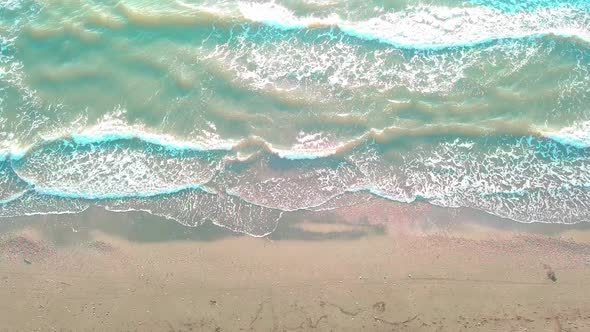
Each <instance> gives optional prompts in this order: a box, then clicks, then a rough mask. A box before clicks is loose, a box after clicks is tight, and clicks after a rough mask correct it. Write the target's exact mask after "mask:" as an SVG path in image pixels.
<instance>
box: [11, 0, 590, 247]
mask: <svg viewBox="0 0 590 332" xmlns="http://www.w3.org/2000/svg"><path fill="white" fill-rule="evenodd" d="M383 3H384V2H383V1H339V0H334V1H313V0H307V1H291V0H282V1H274V2H258V1H195V0H192V1H180V0H177V1H166V2H164V1H151V0H132V1H93V0H61V1H49V0H36V1H31V0H8V1H7V0H0V50H1V51H0V216H2V217H14V216H22V215H32V214H47V213H76V212H80V211H83V210H85V209H86V208H88V207H89V206H93V205H98V206H102V207H104V208H106V209H109V210H112V211H129V210H142V211H148V212H151V213H153V214H157V215H160V216H165V217H167V218H170V219H174V220H177V221H178V222H180V223H182V224H185V225H190V226H197V225H200V224H202V223H203V222H204V221H205V220H211V221H213V222H214V223H215V224H217V225H220V226H223V227H227V228H230V229H232V230H235V231H238V232H243V233H247V234H250V235H254V236H263V235H266V234H268V233H270V232H272V231H273V230H274V229H275V228H276V225H277V222H280V221H279V219H280V218H281V216H282V215H283V214H284V212H288V211H295V210H302V209H311V210H321V209H331V208H335V207H338V206H341V205H351V204H355V203H357V202H362V201H366V200H370V199H371V197H375V196H381V197H384V198H387V199H391V200H394V201H401V202H412V201H414V200H423V201H427V202H429V203H431V204H435V205H439V206H444V207H469V208H476V209H480V210H483V211H486V212H489V213H491V214H494V215H498V216H501V217H506V218H511V219H514V220H517V221H521V222H546V223H568V224H569V223H579V222H586V221H588V220H590V216H589V212H588V211H590V192H589V186H590V148H589V146H590V112H589V111H588V105H590V44H589V43H590V5H589V4H588V3H587V2H586V1H549V0H546V1H541V0H538V1H535V0H529V1H509V0H505V1H484V0H473V1H453V0H446V1H442V0H441V1H435V0H432V1H422V2H420V3H416V2H414V1H402V0H400V1H386V2H385V5H384V4H383Z"/></svg>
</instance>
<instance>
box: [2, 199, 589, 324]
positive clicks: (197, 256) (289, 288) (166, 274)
mask: <svg viewBox="0 0 590 332" xmlns="http://www.w3.org/2000/svg"><path fill="white" fill-rule="evenodd" d="M490 218H491V219H490ZM0 254H1V255H0V257H1V259H0V284H2V285H3V286H2V287H1V288H0V296H2V298H3V299H4V300H3V301H0V310H2V312H4V314H5V317H6V320H5V322H4V324H3V325H4V326H3V328H0V331H4V330H6V331H25V330H40V331H51V330H65V331H68V330H82V331H87V330H93V329H94V330H104V329H107V330H113V331H238V330H255V331H290V330H299V331H308V330H314V331H330V330H339V331H340V330H342V331H356V330H359V329H370V330H376V331H392V330H395V331H398V330H401V331H459V330H464V331H508V330H514V331H524V329H528V330H543V331H560V329H562V330H570V331H575V330H580V331H582V330H584V329H585V328H590V309H587V308H590V300H588V299H587V297H586V296H585V295H584V294H587V292H588V290H589V288H590V287H589V286H588V285H587V282H586V280H588V278H589V277H590V227H589V226H588V225H560V226H555V225H546V224H545V225H536V224H517V223H515V222H510V221H508V220H499V219H498V218H493V217H490V216H488V217H486V216H485V215H482V214H481V213H479V212H477V211H471V210H450V209H439V208H436V207H432V206H429V205H426V204H422V203H417V204H413V205H410V204H396V203H389V202H383V201H371V202H369V203H366V204H363V205H361V206H351V207H347V208H341V209H338V210H333V211H323V212H303V213H293V214H289V216H287V217H286V218H285V219H284V220H282V223H281V224H280V225H279V227H278V228H277V230H276V231H275V232H274V233H273V234H271V235H270V236H268V237H266V238H252V237H249V236H246V235H242V234H236V233H233V232H231V231H228V230H225V229H221V228H219V227H216V226H214V225H212V224H210V223H206V224H204V225H202V226H199V227H196V228H188V227H185V226H182V225H180V224H177V223H175V222H173V221H170V220H164V219H163V218H158V217H154V216H151V215H148V214H146V213H140V212H137V213H114V212H108V211H104V210H100V209H90V210H88V211H85V212H84V213H81V214H77V215H58V216H37V217H26V218H15V219H13V220H4V222H2V223H0ZM551 275H553V277H554V278H555V281H553V280H551Z"/></svg>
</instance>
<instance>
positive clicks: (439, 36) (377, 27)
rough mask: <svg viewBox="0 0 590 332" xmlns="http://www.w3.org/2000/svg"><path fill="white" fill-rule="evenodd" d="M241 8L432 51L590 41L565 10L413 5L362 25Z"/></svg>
mask: <svg viewBox="0 0 590 332" xmlns="http://www.w3.org/2000/svg"><path fill="white" fill-rule="evenodd" d="M239 8H240V13H241V14H242V15H243V17H244V18H246V19H248V20H250V21H252V22H259V23H263V24H266V25H269V26H272V27H275V28H278V29H285V30H291V29H316V28H337V29H339V30H340V31H341V32H343V33H345V34H347V35H349V36H352V37H355V38H359V39H364V40H375V41H379V42H383V43H387V44H390V45H393V46H395V47H399V48H411V49H424V50H429V49H430V50H432V49H441V48H449V47H469V46H475V45H480V44H486V43H489V42H493V41H496V40H506V39H523V38H539V37H543V36H548V35H555V36H560V37H566V38H571V37H575V38H577V39H579V40H582V41H585V42H590V31H589V29H588V26H589V23H590V17H589V14H588V12H587V11H584V10H580V9H578V8H575V7H567V6H563V7H555V8H539V9H536V10H534V11H532V12H528V11H521V12H516V13H513V14H506V13H503V12H500V11H497V10H494V9H490V8H484V7H464V8H452V7H436V6H415V7H409V8H407V9H405V10H403V11H399V12H392V13H388V14H384V15H382V16H380V17H376V18H372V19H369V20H367V21H362V22H354V21H348V20H344V19H341V18H340V17H339V16H336V15H331V16H328V17H324V18H316V17H298V16H296V15H295V14H294V13H293V12H291V11H290V10H289V9H287V8H285V7H282V6H280V5H278V4H276V3H272V2H270V3H250V2H248V3H246V2H241V3H240V5H239Z"/></svg>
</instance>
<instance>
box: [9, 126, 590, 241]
mask: <svg viewBox="0 0 590 332" xmlns="http://www.w3.org/2000/svg"><path fill="white" fill-rule="evenodd" d="M424 134H425V133H423V135H422V136H409V135H407V134H406V135H404V136H403V137H401V138H400V137H398V138H396V139H394V140H390V141H387V140H380V141H379V140H376V139H369V140H367V139H365V140H364V142H363V143H359V144H357V145H355V146H352V147H349V148H348V149H346V150H345V151H339V153H338V154H333V155H330V156H325V157H321V158H314V159H285V158H282V157H281V156H280V155H277V154H273V153H268V152H264V150H263V151H260V152H259V153H257V154H254V155H252V156H251V157H250V158H246V159H240V158H235V154H236V152H237V151H233V150H232V151H205V152H204V151H200V150H199V151H193V150H180V151H179V150H170V149H169V148H167V147H165V146H158V145H155V144H154V143H153V141H152V140H151V141H149V142H143V141H139V140H137V139H136V138H135V136H133V138H128V139H121V140H112V137H106V138H105V140H102V141H101V140H98V139H92V140H83V141H81V142H75V141H74V140H72V139H70V140H64V139H59V140H55V141H52V142H46V143H44V144H42V145H39V146H36V147H34V148H33V149H31V150H29V151H28V152H27V153H26V154H25V155H24V156H23V157H22V158H19V159H16V160H5V161H4V164H3V165H4V169H5V171H4V173H3V174H4V176H2V177H0V180H1V181H2V186H1V187H2V188H3V189H6V188H10V187H11V186H12V187H13V188H14V190H11V191H7V192H6V193H4V194H3V196H2V197H0V198H1V199H0V215H2V216H18V215H23V214H25V215H28V214H35V213H54V212H55V213H62V212H63V211H65V212H63V213H69V212H68V211H77V210H80V209H83V208H85V207H87V206H88V204H99V205H104V206H108V207H109V208H111V209H114V210H117V209H119V210H142V211H148V212H149V211H152V212H153V211H155V210H154V209H155V207H158V209H160V210H158V211H167V212H166V213H164V212H158V213H159V214H158V215H165V216H167V217H170V218H172V219H175V220H180V221H181V222H183V223H185V224H190V223H189V221H187V220H193V221H192V223H197V221H198V220H201V219H203V218H205V217H204V215H203V213H204V212H203V211H217V212H219V213H226V214H227V213H229V211H233V210H231V209H232V206H233V208H237V207H243V211H249V212H247V213H246V212H244V213H246V215H248V216H250V214H248V213H254V212H252V211H258V212H256V213H263V214H266V213H270V214H272V215H273V216H275V217H276V216H277V214H279V213H282V212H284V211H296V210H301V209H308V210H324V209H334V208H337V207H338V206H340V205H354V204H357V203H359V202H363V201H366V200H367V195H365V194H363V193H370V194H372V196H379V197H383V198H386V199H389V200H394V201H399V202H413V201H415V200H416V199H420V200H425V201H427V202H430V203H432V204H435V205H440V206H445V207H472V208H477V209H481V210H484V211H487V212H489V213H493V214H496V215H500V216H503V217H508V218H511V219H514V220H519V221H523V222H532V221H541V222H556V223H560V222H561V223H573V222H581V221H584V220H586V218H588V217H590V216H586V212H584V211H590V210H589V209H587V208H588V204H589V203H588V202H590V200H589V199H588V198H590V190H588V189H589V188H590V150H589V149H588V148H587V147H585V148H580V147H579V146H577V145H568V144H565V145H564V144H561V142H560V141H555V140H550V139H548V138H544V137H543V136H536V137H535V136H523V135H514V134H511V135H510V134H502V135H497V136H482V135H473V136H465V135H457V134H449V133H447V134H443V133H438V134H434V135H424ZM431 134H432V133H431ZM122 136H123V137H126V136H127V135H122ZM306 140H313V138H304V139H303V141H306ZM182 146H184V145H182ZM11 183H12V185H10V184H11ZM187 193H191V194H187ZM514 193H518V195H515V194H514ZM187 195H188V196H187ZM39 197H42V198H43V199H40V198H39ZM48 197H51V199H47V198H48ZM178 197H185V198H183V199H180V198H178ZM186 197H190V199H189V198H186ZM36 199H39V200H42V201H39V202H37V201H35V200H36ZM64 202H65V203H64ZM171 202H173V204H172V203H171ZM190 202H195V203H194V204H193V203H190ZM204 202H207V203H204ZM214 204H221V205H222V206H225V205H227V206H226V207H220V208H218V209H221V210H211V209H214V207H213V206H214ZM54 205H55V206H54ZM209 205H211V206H209ZM72 206H73V207H72ZM186 209H188V210H186ZM203 209H210V210H203ZM228 209H229V210H228ZM240 209H242V208H240ZM585 209H586V210H585ZM20 210H22V211H21V212H22V213H21V212H19V211H20ZM187 211H192V212H190V213H189V212H187ZM240 211H242V210H240ZM197 212H198V213H197ZM271 212H272V213H271ZM154 213H155V212H154ZM174 213H177V214H180V216H179V215H175V214H174ZM186 213H189V215H190V216H188V215H185V214H186ZM195 213H197V214H195ZM232 213H235V211H234V212H232ZM240 213H241V212H240ZM213 214H214V213H213V212H211V215H213ZM207 215H209V214H207ZM275 217H273V218H271V219H270V220H278V218H275ZM207 218H208V219H214V220H217V221H216V222H219V223H220V224H223V225H225V226H228V225H233V226H228V227H230V228H231V227H233V228H232V229H234V230H238V229H240V227H246V228H247V227H252V228H253V229H254V228H256V227H258V226H256V225H255V224H256V223H257V222H261V221H256V220H251V221H245V220H246V219H244V218H246V217H245V216H241V217H240V218H241V219H240V218H238V219H236V220H242V224H240V225H242V226H239V227H238V226H236V225H235V224H232V221H231V220H230V219H231V218H230V219H219V218H221V217H220V216H217V217H215V218H217V219H215V218H213V217H207ZM207 218H206V219H207ZM219 220H222V221H219ZM234 221H235V220H234ZM249 223H253V224H249ZM225 226H224V227H225ZM275 226H276V225H275ZM270 228H272V227H271V226H269V225H265V226H264V229H265V231H261V230H259V231H256V232H254V231H253V232H254V233H256V234H266V231H268V230H269V229H270ZM244 229H245V228H244Z"/></svg>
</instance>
